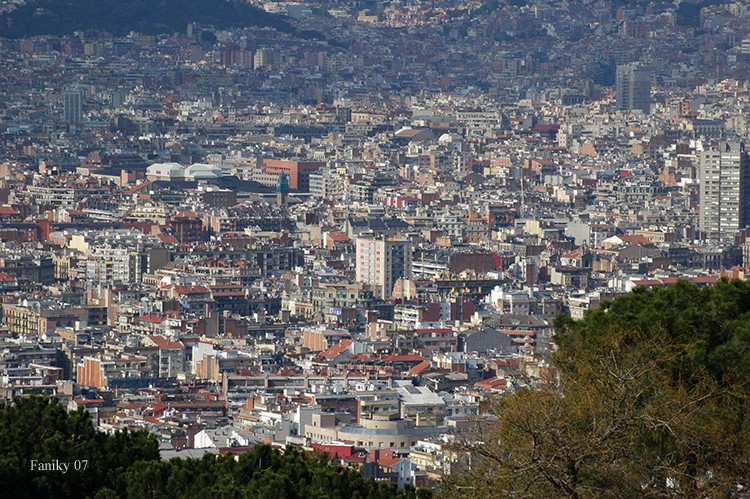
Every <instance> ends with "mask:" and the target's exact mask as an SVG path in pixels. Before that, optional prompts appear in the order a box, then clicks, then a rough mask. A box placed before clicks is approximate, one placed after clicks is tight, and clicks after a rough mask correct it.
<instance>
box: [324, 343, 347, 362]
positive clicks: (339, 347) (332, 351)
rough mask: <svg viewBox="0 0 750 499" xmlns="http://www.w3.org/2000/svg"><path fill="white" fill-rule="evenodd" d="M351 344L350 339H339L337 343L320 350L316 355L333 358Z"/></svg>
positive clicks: (328, 358) (325, 358) (326, 358)
mask: <svg viewBox="0 0 750 499" xmlns="http://www.w3.org/2000/svg"><path fill="white" fill-rule="evenodd" d="M351 344H352V340H341V341H339V342H338V343H337V344H335V345H333V346H332V347H330V348H328V350H325V351H323V352H320V353H319V354H318V357H320V358H321V359H324V360H333V359H335V358H336V357H338V356H339V355H340V354H342V353H343V352H344V351H345V350H346V349H347V348H349V346H351Z"/></svg>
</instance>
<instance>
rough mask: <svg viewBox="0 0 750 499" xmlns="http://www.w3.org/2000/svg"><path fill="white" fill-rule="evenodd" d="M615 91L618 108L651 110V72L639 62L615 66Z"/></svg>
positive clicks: (645, 111)
mask: <svg viewBox="0 0 750 499" xmlns="http://www.w3.org/2000/svg"><path fill="white" fill-rule="evenodd" d="M615 92H616V96H615V97H616V99H617V109H618V110H620V111H632V110H635V109H640V110H641V111H643V112H644V113H645V114H649V113H650V112H651V73H649V71H648V69H646V68H645V67H643V66H641V65H640V64H638V63H635V62H632V63H630V64H623V65H619V66H617V75H616V78H615Z"/></svg>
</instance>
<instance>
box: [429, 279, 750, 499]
mask: <svg viewBox="0 0 750 499" xmlns="http://www.w3.org/2000/svg"><path fill="white" fill-rule="evenodd" d="M555 331H556V335H555V341H556V343H557V345H558V347H559V350H558V352H557V354H556V355H555V356H554V358H553V367H554V368H553V370H552V375H551V376H550V379H549V382H548V384H547V386H546V387H544V388H542V389H539V390H535V391H529V390H525V391H521V392H519V393H516V394H514V395H511V396H507V397H504V398H502V399H500V400H498V402H497V404H496V406H495V407H494V413H495V415H496V418H495V419H493V420H492V421H490V422H486V423H485V424H483V425H481V432H480V433H478V434H477V435H476V436H475V438H474V440H475V442H474V443H467V444H466V447H465V448H468V449H469V451H470V452H471V453H472V455H473V468H472V470H471V471H470V472H468V473H467V474H466V475H463V476H457V477H450V478H449V479H448V480H446V483H445V487H444V493H445V495H446V496H449V497H451V496H462V495H466V493H467V492H471V493H472V494H474V495H476V496H481V497H565V496H567V497H656V496H659V497H661V496H675V497H676V496H679V497H727V496H734V495H737V493H738V492H740V491H742V490H744V491H747V487H748V486H750V433H749V427H748V423H749V419H748V409H749V407H750V406H749V405H748V395H750V389H749V387H748V379H749V378H748V369H750V282H745V281H739V280H736V281H732V282H729V281H726V280H722V281H720V282H719V283H717V284H716V285H715V286H711V287H705V288H701V289H699V288H697V287H695V286H694V285H692V284H690V283H688V282H679V283H678V284H676V285H673V286H670V287H667V288H662V289H636V290H635V291H633V292H632V293H630V294H628V295H626V296H623V297H619V298H617V299H615V300H613V301H612V302H608V303H605V304H603V305H602V306H601V308H599V309H597V310H592V311H590V312H588V313H587V314H586V316H585V318H584V319H582V320H580V321H573V320H572V319H570V318H565V317H561V318H558V320H556V321H555Z"/></svg>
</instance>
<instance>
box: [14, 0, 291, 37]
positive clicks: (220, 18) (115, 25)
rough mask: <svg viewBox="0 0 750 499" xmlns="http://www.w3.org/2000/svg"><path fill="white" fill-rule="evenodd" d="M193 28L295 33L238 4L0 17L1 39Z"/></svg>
mask: <svg viewBox="0 0 750 499" xmlns="http://www.w3.org/2000/svg"><path fill="white" fill-rule="evenodd" d="M191 22H196V23H200V24H208V25H213V26H216V27H217V28H238V27H243V26H247V27H266V26H267V27H271V28H275V29H277V30H279V31H282V32H286V33H294V32H295V31H296V30H295V28H294V26H292V25H291V24H290V23H289V22H288V21H287V20H286V19H285V18H284V17H283V16H280V15H276V14H270V13H268V12H266V11H264V10H262V9H259V8H257V7H253V6H251V5H248V4H247V3H245V2H242V1H239V0H232V1H227V0H35V1H29V2H28V3H26V4H25V5H22V6H19V7H18V8H16V9H14V10H13V11H11V12H6V13H3V14H2V15H0V37H2V38H27V37H32V36H38V35H54V36H61V35H65V34H70V33H72V32H73V31H78V30H82V31H85V30H96V29H98V30H103V31H108V32H110V33H112V34H113V35H116V36H122V35H126V34H127V33H129V32H131V31H137V32H139V33H144V34H161V33H175V32H180V33H182V32H185V29H186V27H187V25H188V23H191Z"/></svg>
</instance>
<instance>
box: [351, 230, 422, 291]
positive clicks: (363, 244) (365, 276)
mask: <svg viewBox="0 0 750 499" xmlns="http://www.w3.org/2000/svg"><path fill="white" fill-rule="evenodd" d="M411 251H412V244H411V241H405V240H397V239H375V238H363V237H360V238H357V281H359V282H364V283H366V284H371V285H373V286H374V287H375V288H376V294H377V296H379V297H380V298H384V299H387V298H390V297H391V294H392V293H393V285H394V284H395V283H396V281H397V280H398V279H399V278H402V277H405V278H409V277H411Z"/></svg>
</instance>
